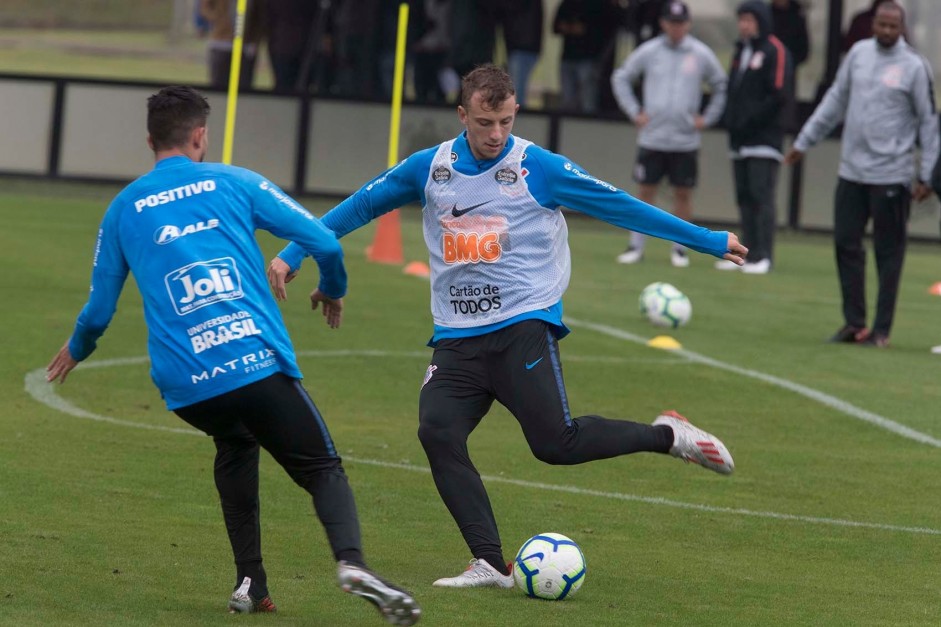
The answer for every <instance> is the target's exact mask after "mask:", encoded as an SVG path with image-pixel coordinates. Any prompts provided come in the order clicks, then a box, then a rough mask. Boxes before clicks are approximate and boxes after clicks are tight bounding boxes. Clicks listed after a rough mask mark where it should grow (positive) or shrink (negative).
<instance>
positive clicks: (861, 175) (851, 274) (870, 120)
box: [785, 2, 939, 348]
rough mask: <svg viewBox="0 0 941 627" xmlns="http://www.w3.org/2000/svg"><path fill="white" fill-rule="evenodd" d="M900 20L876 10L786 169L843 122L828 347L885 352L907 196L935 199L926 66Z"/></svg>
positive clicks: (886, 9)
mask: <svg viewBox="0 0 941 627" xmlns="http://www.w3.org/2000/svg"><path fill="white" fill-rule="evenodd" d="M904 17H905V16H904V12H903V10H902V8H901V7H900V6H899V5H898V4H896V3H894V2H883V3H882V4H880V5H879V6H878V8H877V9H876V14H875V18H874V20H873V34H874V36H873V37H872V38H870V39H865V40H863V41H860V42H858V43H857V44H855V45H854V46H853V47H852V48H851V49H850V51H849V53H848V54H847V55H846V58H845V59H844V60H843V64H842V65H841V66H840V69H839V71H838V72H837V76H836V81H835V82H834V84H833V86H832V87H830V89H829V90H828V91H827V93H826V95H825V96H824V98H823V101H822V102H821V103H820V105H819V106H818V107H817V109H816V110H815V111H814V113H813V115H812V116H811V117H810V119H809V120H807V123H806V124H804V127H803V128H802V129H801V132H800V134H799V135H798V136H797V139H796V140H795V142H794V147H793V148H791V150H790V151H788V153H787V155H786V157H785V163H796V162H797V161H798V160H800V158H801V157H802V155H803V153H804V152H806V151H807V149H808V148H810V147H811V146H813V145H814V144H816V143H817V142H818V141H820V140H821V139H823V138H824V137H826V136H827V134H829V133H830V131H832V130H833V129H834V128H835V127H836V126H837V124H839V123H840V122H843V147H842V154H841V158H840V169H839V181H838V183H837V188H836V199H835V202H834V218H833V236H834V241H835V244H836V263H837V270H838V272H839V276H840V287H841V290H842V296H843V318H844V325H843V326H842V327H841V328H840V329H839V330H838V331H837V332H836V333H835V334H834V335H833V337H831V338H830V341H831V342H850V343H863V344H866V345H869V346H875V347H878V348H885V347H887V346H888V345H889V332H890V331H891V329H892V319H893V316H894V314H895V303H896V300H897V297H898V286H899V281H900V279H901V276H902V264H903V262H904V260H905V246H906V242H907V240H908V217H909V211H910V208H911V199H912V198H914V199H915V200H918V201H921V200H924V199H925V198H927V197H928V196H929V195H930V194H931V189H930V188H929V187H928V181H930V180H931V169H932V167H933V166H934V164H935V161H936V160H937V158H938V145H939V135H938V116H937V112H936V110H935V103H934V92H933V86H932V84H931V76H932V72H931V68H930V67H929V65H928V62H927V61H926V60H925V59H924V58H923V57H922V56H920V55H919V54H918V53H916V52H915V51H914V50H913V49H912V48H911V46H909V45H908V44H907V43H906V42H905V40H904V39H903V38H902V37H901V34H902V32H903V31H904ZM916 142H917V143H918V144H920V146H921V164H920V167H919V168H918V169H917V171H916V168H915V165H914V159H913V155H914V152H915V145H916ZM913 181H914V187H913V188H912V182H913ZM870 217H871V218H872V221H873V231H872V235H873V249H874V251H875V254H876V269H877V271H878V274H879V297H878V300H877V303H876V317H875V320H874V321H873V324H872V330H871V331H870V330H869V329H868V328H867V327H866V294H865V283H866V281H865V279H866V250H865V248H864V247H863V234H864V233H865V230H866V225H867V223H868V222H869V219H870Z"/></svg>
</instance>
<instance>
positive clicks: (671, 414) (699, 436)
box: [653, 411, 735, 475]
mask: <svg viewBox="0 0 941 627" xmlns="http://www.w3.org/2000/svg"><path fill="white" fill-rule="evenodd" d="M653 424H654V426H655V427H656V426H658V425H666V426H668V427H670V428H671V429H673V446H671V447H670V455H672V456H673V457H678V458H680V459H682V460H683V461H686V462H693V463H694V464H699V465H700V466H702V467H703V468H708V469H709V470H714V471H715V472H717V473H719V474H721V475H730V474H732V471H733V470H734V469H735V462H733V461H732V455H731V454H730V453H729V449H727V448H725V444H723V443H722V440H720V439H719V438H717V437H716V436H714V435H712V434H711V433H706V432H705V431H703V430H702V429H699V428H697V427H694V426H693V425H691V424H690V423H689V420H687V419H686V418H684V417H683V416H681V415H679V414H678V413H676V412H675V411H665V412H663V413H662V414H660V415H659V416H657V419H656V420H654V421H653Z"/></svg>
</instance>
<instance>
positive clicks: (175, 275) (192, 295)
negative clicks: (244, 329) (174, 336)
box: [164, 257, 245, 316]
mask: <svg viewBox="0 0 941 627" xmlns="http://www.w3.org/2000/svg"><path fill="white" fill-rule="evenodd" d="M164 283H166V285H167V292H168V293H169V294H170V300H171V301H172V302H173V308H174V309H176V313H177V314H178V315H180V316H185V315H186V314H188V313H192V312H194V311H196V310H197V309H202V308H203V307H208V306H209V305H212V304H214V303H218V302H219V301H223V300H236V299H239V298H242V296H244V295H245V294H244V293H243V292H242V277H240V276H239V271H238V268H237V267H236V265H235V259H233V258H232V257H220V258H219V259H212V260H210V261H197V262H196V263H191V264H190V265H188V266H183V267H182V268H177V269H176V270H174V271H173V272H171V273H169V274H168V275H167V276H166V277H164Z"/></svg>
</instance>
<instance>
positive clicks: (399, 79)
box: [388, 2, 408, 168]
mask: <svg viewBox="0 0 941 627" xmlns="http://www.w3.org/2000/svg"><path fill="white" fill-rule="evenodd" d="M407 31H408V5H407V4H405V3H404V2H403V3H402V4H400V5H399V30H398V34H397V36H396V39H395V73H394V74H393V75H392V122H391V124H389V163H388V165H389V167H390V168H391V167H392V166H394V165H395V164H396V163H398V162H399V125H400V124H401V122H402V84H403V83H404V82H405V34H406V32H407Z"/></svg>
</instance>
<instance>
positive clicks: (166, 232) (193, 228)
mask: <svg viewBox="0 0 941 627" xmlns="http://www.w3.org/2000/svg"><path fill="white" fill-rule="evenodd" d="M217 226H219V220H217V219H216V218H212V219H210V220H206V221H205V222H197V223H196V224H187V225H186V226H184V227H183V228H182V229H181V228H180V227H178V226H175V225H173V224H167V225H165V226H161V227H160V228H159V229H157V230H156V231H154V243H155V244H160V245H163V244H169V243H170V242H172V241H174V240H177V239H179V238H181V237H183V236H184V235H191V234H192V233H199V232H200V231H208V230H209V229H214V228H216V227H217Z"/></svg>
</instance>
